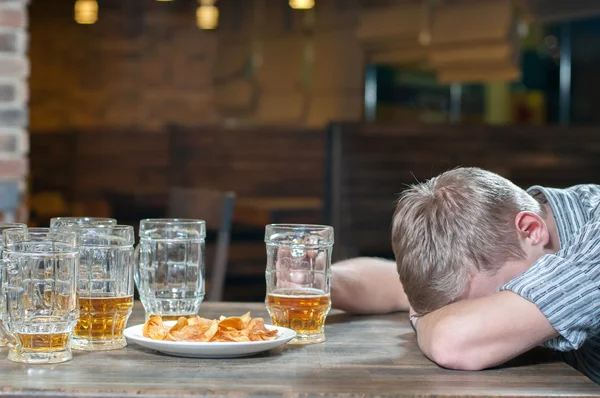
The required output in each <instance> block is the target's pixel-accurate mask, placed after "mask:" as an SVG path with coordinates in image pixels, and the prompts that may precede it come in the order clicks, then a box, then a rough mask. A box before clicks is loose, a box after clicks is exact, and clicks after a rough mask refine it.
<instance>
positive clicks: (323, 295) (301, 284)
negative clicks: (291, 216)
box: [265, 224, 334, 344]
mask: <svg viewBox="0 0 600 398" xmlns="http://www.w3.org/2000/svg"><path fill="white" fill-rule="evenodd" d="M333 242H334V239H333V228H332V227H330V226H327V225H305V224H271V225H267V226H266V228H265V243H266V247H267V269H266V273H265V277H266V282H267V297H266V300H265V302H266V305H267V309H268V311H269V314H270V315H271V321H272V322H273V324H274V325H276V326H284V327H288V328H291V329H294V330H295V331H296V333H297V336H296V338H295V339H294V340H292V341H291V342H290V343H295V344H312V343H320V342H322V341H325V331H324V326H325V318H326V317H327V314H328V313H329V310H330V308H331V299H330V287H331V251H332V248H333Z"/></svg>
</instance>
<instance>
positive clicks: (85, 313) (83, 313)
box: [74, 296, 133, 344]
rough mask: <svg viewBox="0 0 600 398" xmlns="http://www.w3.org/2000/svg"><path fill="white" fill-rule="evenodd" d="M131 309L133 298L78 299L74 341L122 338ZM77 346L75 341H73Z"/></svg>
mask: <svg viewBox="0 0 600 398" xmlns="http://www.w3.org/2000/svg"><path fill="white" fill-rule="evenodd" d="M132 308H133V296H125V297H79V312H80V313H79V321H78V322H77V326H75V331H74V335H75V336H74V337H75V339H86V340H88V341H90V342H94V341H103V340H114V339H119V338H123V329H125V326H126V325H127V319H128V318H129V315H130V314H131V310H132ZM74 343H75V344H77V341H74Z"/></svg>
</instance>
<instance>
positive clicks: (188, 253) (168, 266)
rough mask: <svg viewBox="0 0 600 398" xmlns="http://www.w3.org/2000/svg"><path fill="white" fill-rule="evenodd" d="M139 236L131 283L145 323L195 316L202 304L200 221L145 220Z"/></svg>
mask: <svg viewBox="0 0 600 398" xmlns="http://www.w3.org/2000/svg"><path fill="white" fill-rule="evenodd" d="M139 235H140V242H139V245H138V247H137V249H136V252H137V257H138V258H137V261H136V269H135V282H136V285H137V288H138V291H139V293H140V300H141V301H142V304H143V306H144V309H145V310H146V319H149V318H150V316H152V315H160V316H162V317H163V320H173V319H177V318H179V317H180V316H184V317H187V316H193V315H196V314H197V313H198V311H199V310H200V304H201V303H202V300H204V272H205V270H204V239H205V237H206V228H205V223H204V221H202V220H193V219H176V218H163V219H146V220H142V221H141V222H140V230H139Z"/></svg>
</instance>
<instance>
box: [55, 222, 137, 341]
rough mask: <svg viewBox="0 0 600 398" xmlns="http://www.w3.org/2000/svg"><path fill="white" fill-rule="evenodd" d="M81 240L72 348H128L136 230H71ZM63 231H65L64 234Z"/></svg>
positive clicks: (95, 227) (92, 227) (87, 227)
mask: <svg viewBox="0 0 600 398" xmlns="http://www.w3.org/2000/svg"><path fill="white" fill-rule="evenodd" d="M64 229H72V230H74V231H76V232H77V234H78V238H79V285H78V289H77V293H78V295H79V312H80V314H79V321H78V322H77V325H76V326H75V331H74V335H73V340H72V342H71V347H72V348H74V349H77V350H87V351H103V350H114V349H118V348H122V347H125V346H126V345H127V342H126V340H125V337H124V336H123V330H124V329H125V326H126V325H127V320H128V319H129V316H130V315H131V310H132V309H133V283H134V282H133V243H134V232H133V227H131V226H129V225H112V226H101V227H99V226H84V227H71V228H64ZM64 229H63V230H64Z"/></svg>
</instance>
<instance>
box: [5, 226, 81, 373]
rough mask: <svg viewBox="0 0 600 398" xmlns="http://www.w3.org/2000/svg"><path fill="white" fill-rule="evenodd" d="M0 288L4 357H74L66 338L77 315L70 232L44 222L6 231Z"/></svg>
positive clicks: (53, 359) (26, 360) (75, 259)
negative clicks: (41, 225)
mask: <svg viewBox="0 0 600 398" xmlns="http://www.w3.org/2000/svg"><path fill="white" fill-rule="evenodd" d="M4 239H5V242H6V251H5V252H4V257H5V260H6V261H7V262H8V263H6V262H5V264H4V266H3V267H2V272H1V274H2V283H1V287H0V291H1V293H2V298H3V299H4V300H5V303H4V305H3V306H2V310H1V314H2V321H3V322H2V324H1V328H2V331H3V332H4V333H5V334H6V335H7V337H8V341H9V344H8V345H9V352H8V359H9V360H11V361H14V362H24V363H58V362H65V361H68V360H70V359H71V358H72V355H71V348H70V346H69V343H70V341H71V336H72V333H73V328H74V327H75V324H76V323H77V318H78V317H79V307H78V305H77V267H78V265H79V251H78V250H77V237H76V234H75V233H73V232H57V231H51V230H49V229H48V228H30V229H9V230H5V231H4Z"/></svg>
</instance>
